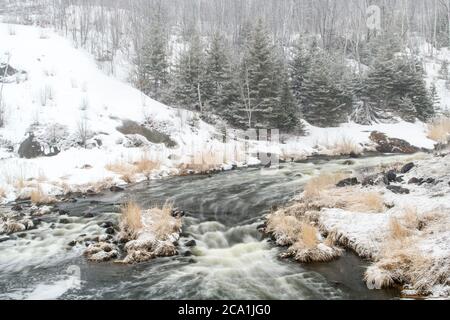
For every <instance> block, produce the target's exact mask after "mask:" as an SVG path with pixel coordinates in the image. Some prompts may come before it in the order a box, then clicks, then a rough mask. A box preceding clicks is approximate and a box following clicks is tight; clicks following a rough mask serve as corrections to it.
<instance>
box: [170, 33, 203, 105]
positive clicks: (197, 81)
mask: <svg viewBox="0 0 450 320" xmlns="http://www.w3.org/2000/svg"><path fill="white" fill-rule="evenodd" d="M203 95H204V56H203V49H202V44H201V41H200V37H199V35H198V34H197V33H194V34H193V35H192V36H191V38H190V40H189V43H188V44H187V48H186V49H185V50H184V51H183V52H182V53H181V55H180V57H179V58H178V61H177V64H176V66H175V75H174V83H173V98H174V100H175V104H176V105H177V106H179V107H182V108H186V109H190V110H197V111H203V108H204V103H205V101H204V96H203Z"/></svg>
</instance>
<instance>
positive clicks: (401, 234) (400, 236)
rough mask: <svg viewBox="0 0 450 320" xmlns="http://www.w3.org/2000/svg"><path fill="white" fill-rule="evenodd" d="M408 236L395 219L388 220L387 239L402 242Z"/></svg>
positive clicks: (407, 232)
mask: <svg viewBox="0 0 450 320" xmlns="http://www.w3.org/2000/svg"><path fill="white" fill-rule="evenodd" d="M409 235H410V230H408V229H407V228H406V227H405V226H403V224H402V223H401V222H400V221H399V219H397V218H391V219H390V220H389V237H390V239H392V240H394V241H404V240H406V238H407V237H408V236H409Z"/></svg>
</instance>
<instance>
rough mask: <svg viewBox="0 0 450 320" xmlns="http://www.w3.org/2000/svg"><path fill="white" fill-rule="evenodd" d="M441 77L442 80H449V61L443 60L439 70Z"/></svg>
mask: <svg viewBox="0 0 450 320" xmlns="http://www.w3.org/2000/svg"><path fill="white" fill-rule="evenodd" d="M439 77H440V78H441V79H442V80H446V81H447V80H448V79H449V77H448V61H447V60H442V63H441V69H440V70H439Z"/></svg>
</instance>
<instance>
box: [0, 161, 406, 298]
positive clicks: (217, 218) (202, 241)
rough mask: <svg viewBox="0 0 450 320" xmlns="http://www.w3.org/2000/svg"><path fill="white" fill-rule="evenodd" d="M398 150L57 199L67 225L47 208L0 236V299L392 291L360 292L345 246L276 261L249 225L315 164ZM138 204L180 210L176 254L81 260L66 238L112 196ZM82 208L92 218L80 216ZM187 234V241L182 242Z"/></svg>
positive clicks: (358, 274) (102, 215) (291, 192)
mask: <svg viewBox="0 0 450 320" xmlns="http://www.w3.org/2000/svg"><path fill="white" fill-rule="evenodd" d="M399 160H405V157H404V156H391V157H371V158H362V159H356V160H354V164H352V165H344V164H343V160H332V161H327V160H316V161H310V162H307V163H296V164H282V165H281V168H280V169H279V170H272V171H267V170H264V171H261V169H259V168H248V169H242V170H235V171H231V172H224V173H221V174H217V175H213V176H211V177H208V176H188V177H174V178H167V179H163V180H158V181H150V182H146V183H142V184H138V185H135V186H132V187H129V188H127V190H126V191H125V192H123V193H109V192H108V193H105V194H103V195H98V196H95V197H88V198H85V199H79V200H78V201H77V202H76V203H66V204H62V205H61V206H62V207H63V208H64V209H66V210H68V211H69V212H70V223H69V224H61V223H58V216H57V214H56V213H55V214H53V215H50V216H48V217H46V218H45V220H44V221H43V222H42V223H41V225H39V227H38V228H37V229H35V230H30V231H28V232H26V233H24V234H22V235H21V237H18V238H17V239H15V240H9V241H5V242H2V243H0V299H42V298H44V299H57V298H59V299H391V298H395V297H397V296H398V292H397V291H395V290H393V291H369V290H368V289H367V288H366V286H365V284H364V283H363V281H362V275H363V272H364V268H365V266H366V265H367V263H366V262H364V261H362V260H360V259H359V258H358V257H356V256H355V255H354V254H353V253H350V252H347V253H346V254H345V255H344V256H343V257H341V258H340V259H338V260H336V261H334V262H331V263H327V264H312V265H302V264H299V263H296V262H292V261H289V260H280V259H279V258H278V254H279V253H280V252H281V249H280V248H277V247H276V246H274V245H273V244H272V243H271V242H270V241H268V240H267V239H263V238H262V237H261V235H260V234H259V233H258V231H257V226H258V225H259V224H261V223H262V221H263V216H264V215H265V214H266V213H268V212H269V211H270V209H271V208H273V207H275V206H279V205H282V204H284V203H286V202H287V201H289V200H290V199H292V197H293V196H295V195H296V194H298V193H300V192H301V190H302V187H303V185H304V184H305V183H306V182H307V181H308V180H309V179H310V178H311V177H313V176H315V175H317V174H319V173H320V172H327V171H331V172H332V171H337V170H347V171H349V172H351V171H353V170H361V169H363V168H367V167H371V166H375V165H377V164H380V163H381V162H384V163H389V162H394V161H399ZM129 199H133V200H135V201H136V202H138V203H139V204H140V205H141V206H142V207H143V208H146V207H151V206H153V205H155V204H161V203H164V202H165V201H166V200H168V199H169V200H171V201H173V202H174V204H175V206H177V207H179V208H181V209H183V210H185V211H186V212H187V216H186V217H185V218H184V226H183V234H182V238H181V239H180V248H179V251H180V255H178V256H176V257H170V258H158V259H155V260H153V261H150V262H147V263H142V264H138V265H133V266H125V265H118V264H114V263H104V264H94V263H89V262H87V261H86V260H85V258H84V257H83V256H82V252H83V247H82V246H76V247H74V248H70V247H69V246H67V244H68V243H69V242H70V241H71V240H73V239H76V238H77V237H78V236H79V235H81V234H87V235H99V234H102V233H103V232H104V231H103V229H102V228H100V227H99V226H98V224H99V222H102V221H115V220H117V219H118V217H119V214H118V213H117V212H118V211H119V210H118V209H119V206H120V204H121V203H123V202H125V201H127V200H129ZM86 212H91V213H93V214H94V217H93V218H84V217H83V214H84V213H86ZM191 239H194V240H195V241H196V243H197V245H196V247H193V248H191V247H186V246H184V243H186V242H187V241H188V240H191Z"/></svg>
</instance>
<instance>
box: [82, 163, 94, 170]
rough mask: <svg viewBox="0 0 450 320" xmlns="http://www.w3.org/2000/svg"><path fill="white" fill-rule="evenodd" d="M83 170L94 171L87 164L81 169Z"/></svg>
mask: <svg viewBox="0 0 450 320" xmlns="http://www.w3.org/2000/svg"><path fill="white" fill-rule="evenodd" d="M81 169H83V170H89V169H92V166H91V165H90V164H85V165H84V166H82V167H81Z"/></svg>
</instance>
